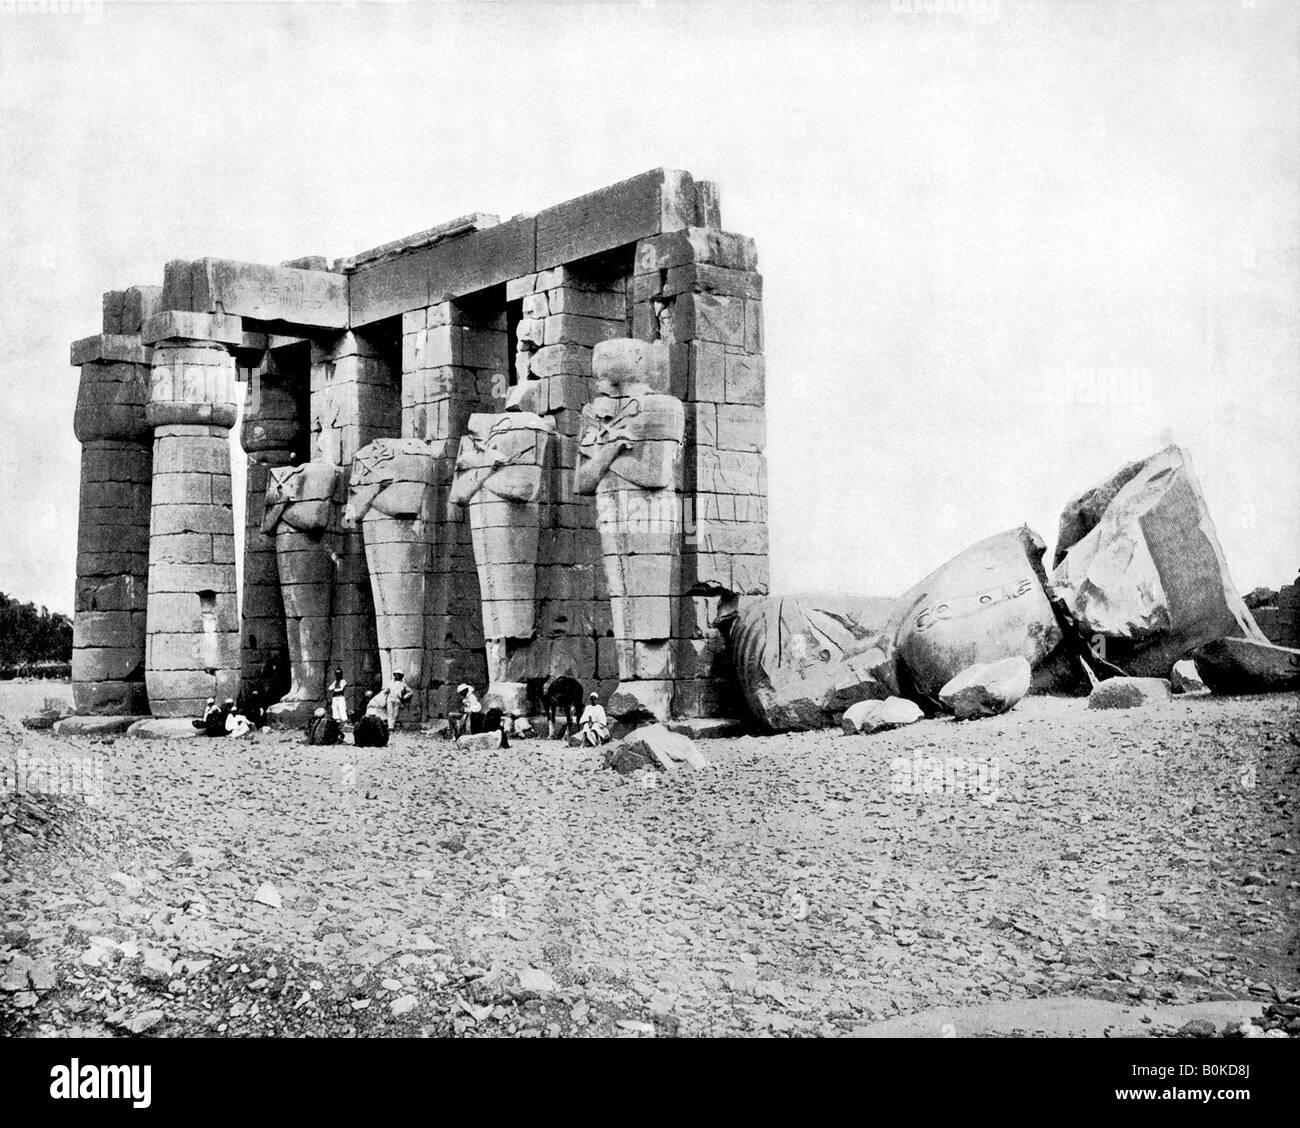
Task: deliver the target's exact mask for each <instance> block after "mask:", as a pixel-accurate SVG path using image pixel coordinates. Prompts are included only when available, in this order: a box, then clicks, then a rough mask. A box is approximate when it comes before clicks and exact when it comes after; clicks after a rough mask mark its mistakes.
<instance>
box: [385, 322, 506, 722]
mask: <svg viewBox="0 0 1300 1128" xmlns="http://www.w3.org/2000/svg"><path fill="white" fill-rule="evenodd" d="M508 342H509V336H508V333H507V331H506V320H505V311H504V310H503V309H492V308H488V307H484V306H482V305H478V304H468V303H459V302H439V303H438V304H436V305H432V306H429V307H428V308H426V309H422V310H415V311H412V312H410V313H407V314H404V315H403V317H402V434H403V436H407V437H412V438H420V439H425V440H428V442H429V449H430V454H431V457H432V458H433V459H434V462H435V467H436V469H435V470H434V483H433V496H432V501H431V505H432V512H433V514H434V520H433V521H432V522H430V523H429V525H428V527H427V530H426V533H427V535H428V537H429V539H430V541H431V544H432V548H431V559H432V568H431V571H430V575H429V584H430V588H429V591H430V598H429V601H428V603H427V610H428V615H429V620H430V621H429V623H428V624H427V627H426V637H427V638H428V639H429V640H430V641H429V647H430V649H429V652H428V654H427V655H426V667H425V669H426V675H425V676H426V682H427V690H428V693H427V695H426V698H425V708H426V716H432V715H437V714H439V713H446V712H448V711H449V710H451V709H453V708H454V707H455V689H456V686H457V685H459V684H460V683H462V682H468V683H470V684H472V685H475V686H477V687H479V688H480V689H481V688H482V687H483V685H484V684H485V682H486V678H487V666H486V661H485V657H484V652H483V620H482V611H481V607H480V598H479V586H478V574H477V570H476V568H475V565H474V553H473V547H472V540H471V532H470V527H469V522H468V520H467V518H466V516H465V514H464V512H463V511H462V510H461V509H460V507H459V506H455V505H452V504H450V501H451V486H452V481H453V478H454V475H455V463H456V455H457V451H458V448H459V445H460V440H461V437H462V436H463V435H464V434H465V431H466V428H467V427H468V425H469V419H470V416H471V415H473V414H474V413H475V412H491V411H499V410H501V409H502V408H504V406H505V396H506V392H507V389H508V386H509V379H508V376H507V373H508V372H509V365H510V353H509V346H508Z"/></svg>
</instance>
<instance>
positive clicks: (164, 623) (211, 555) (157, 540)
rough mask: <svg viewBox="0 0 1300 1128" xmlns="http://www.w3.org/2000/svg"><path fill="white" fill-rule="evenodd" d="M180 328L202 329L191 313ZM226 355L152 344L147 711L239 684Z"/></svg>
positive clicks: (198, 709) (206, 343) (197, 706)
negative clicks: (151, 470) (151, 485)
mask: <svg viewBox="0 0 1300 1128" xmlns="http://www.w3.org/2000/svg"><path fill="white" fill-rule="evenodd" d="M186 328H187V329H188V330H189V331H191V332H195V333H198V332H204V331H207V329H208V328H210V326H208V324H207V322H206V321H205V320H204V319H203V318H201V317H200V316H198V315H195V316H194V318H193V320H192V322H191V323H188V324H187V326H186ZM236 415H237V407H236V404H235V360H234V357H233V356H231V355H230V353H229V352H227V351H226V349H225V347H224V346H223V345H220V344H218V343H216V342H215V341H213V340H211V339H197V338H189V337H186V338H176V337H169V338H164V339H161V340H158V341H157V342H156V344H154V350H153V367H152V370H151V372H150V388H149V404H148V406H147V407H146V409H145V417H146V419H147V420H148V421H149V423H150V424H151V425H152V426H153V429H154V447H153V488H152V497H151V506H150V513H149V603H148V625H147V631H148V644H147V649H146V655H145V685H146V687H147V688H148V691H149V706H150V709H151V710H152V712H153V714H154V716H155V717H184V716H198V715H200V714H201V713H202V711H203V703H204V701H205V699H206V698H208V697H217V698H220V699H225V698H228V697H234V696H235V694H236V691H237V689H238V683H239V611H238V606H237V604H236V594H235V527H234V509H233V507H232V505H231V497H230V428H231V427H233V426H234V424H235V419H236Z"/></svg>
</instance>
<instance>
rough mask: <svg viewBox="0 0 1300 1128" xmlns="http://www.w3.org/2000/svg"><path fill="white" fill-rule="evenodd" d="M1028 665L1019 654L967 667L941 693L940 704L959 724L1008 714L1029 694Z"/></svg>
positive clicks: (1030, 677)
mask: <svg viewBox="0 0 1300 1128" xmlns="http://www.w3.org/2000/svg"><path fill="white" fill-rule="evenodd" d="M1032 676H1033V675H1032V671H1031V670H1030V669H1029V663H1028V662H1027V661H1025V659H1024V658H1023V657H1021V656H1020V655H1016V657H1014V658H1003V659H1002V661H1000V662H987V663H982V664H980V665H976V666H968V667H966V669H964V670H962V672H961V673H960V674H958V675H957V676H956V677H955V678H953V679H952V680H951V681H950V682H948V684H947V685H945V686H944V687H943V688H942V689H941V690H939V703H940V704H941V705H942V706H943V707H944V708H945V709H947V710H948V712H950V713H952V714H953V716H955V717H956V718H957V719H958V720H959V721H965V720H969V719H971V718H972V717H993V716H996V715H997V714H998V713H1005V712H1006V711H1007V710H1008V709H1011V708H1013V707H1014V706H1015V705H1016V703H1017V702H1018V701H1019V700H1020V699H1021V698H1022V697H1024V695H1025V694H1026V693H1028V692H1029V683H1030V681H1031V680H1032Z"/></svg>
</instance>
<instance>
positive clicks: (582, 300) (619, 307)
mask: <svg viewBox="0 0 1300 1128" xmlns="http://www.w3.org/2000/svg"><path fill="white" fill-rule="evenodd" d="M530 300H531V301H532V302H533V303H534V305H535V308H536V307H538V306H540V312H536V313H529V312H528V310H529V302H530ZM548 314H549V315H553V316H555V315H559V314H572V315H574V316H576V317H595V318H600V319H603V320H605V321H618V322H625V321H626V320H627V294H626V293H624V292H621V291H617V290H583V289H578V288H577V287H572V286H561V287H559V288H558V289H555V290H550V291H547V292H545V293H542V294H535V295H533V296H532V298H531V299H527V298H526V299H525V300H524V316H525V317H546V316H547V315H548Z"/></svg>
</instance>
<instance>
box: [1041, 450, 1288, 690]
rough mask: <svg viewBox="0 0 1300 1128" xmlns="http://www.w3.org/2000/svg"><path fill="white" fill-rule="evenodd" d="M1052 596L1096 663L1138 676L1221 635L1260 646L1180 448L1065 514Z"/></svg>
mask: <svg viewBox="0 0 1300 1128" xmlns="http://www.w3.org/2000/svg"><path fill="white" fill-rule="evenodd" d="M1051 589H1052V592H1053V594H1054V597H1055V598H1057V599H1059V600H1060V601H1061V604H1062V606H1063V608H1064V613H1065V614H1066V615H1067V616H1068V617H1069V618H1071V619H1072V620H1073V623H1074V625H1075V629H1076V630H1077V631H1078V632H1079V634H1080V636H1081V638H1082V640H1083V641H1084V642H1086V643H1087V644H1088V645H1089V646H1090V647H1091V648H1092V649H1093V651H1094V653H1095V654H1096V656H1097V657H1098V658H1100V659H1101V661H1102V663H1103V664H1105V665H1107V666H1109V667H1110V668H1112V669H1114V670H1118V671H1120V672H1122V673H1125V674H1129V675H1132V676H1134V677H1159V676H1163V675H1165V674H1167V673H1168V672H1169V669H1170V667H1171V666H1172V665H1173V664H1174V663H1175V662H1176V661H1178V660H1179V659H1180V658H1183V657H1185V656H1186V655H1188V654H1189V653H1191V651H1192V650H1194V649H1195V648H1196V647H1198V646H1200V645H1202V644H1203V643H1206V642H1210V641H1212V640H1214V639H1217V638H1222V637H1225V636H1231V637H1241V638H1254V639H1258V640H1260V641H1263V635H1262V634H1261V633H1260V631H1259V628H1258V627H1257V626H1256V624H1255V620H1254V619H1253V618H1252V617H1251V614H1250V611H1248V610H1247V608H1246V604H1245V602H1244V601H1243V600H1242V598H1241V596H1239V595H1238V594H1237V591H1236V589H1235V588H1234V587H1233V584H1232V580H1231V578H1230V577H1229V575H1228V565H1227V562H1226V561H1225V559H1224V556H1223V549H1222V548H1221V547H1220V546H1219V539H1218V536H1217V535H1216V534H1215V531H1214V523H1213V521H1211V520H1210V515H1209V511H1208V510H1207V509H1206V505H1205V498H1204V496H1203V495H1202V493H1201V487H1200V483H1199V482H1198V481H1197V480H1196V476H1195V474H1194V473H1193V472H1192V467H1191V464H1190V462H1189V460H1188V458H1187V456H1186V454H1185V453H1184V452H1183V451H1182V450H1180V449H1179V448H1178V447H1176V446H1170V447H1166V448H1165V449H1164V450H1162V451H1160V452H1159V453H1158V454H1154V455H1152V456H1151V457H1150V458H1146V459H1142V460H1140V461H1138V462H1131V463H1129V464H1128V465H1127V466H1125V467H1123V468H1122V469H1120V470H1119V471H1117V472H1116V473H1115V474H1114V475H1112V476H1111V477H1110V478H1109V479H1108V480H1107V481H1105V482H1103V483H1102V484H1101V485H1099V486H1097V487H1095V488H1094V489H1092V490H1089V491H1088V492H1087V493H1085V494H1083V495H1082V496H1080V497H1078V498H1075V500H1074V501H1072V502H1070V504H1069V505H1067V506H1066V507H1065V511H1064V512H1063V513H1062V514H1061V527H1060V535H1059V539H1058V542H1057V545H1056V554H1055V559H1054V562H1053V571H1052V578H1051Z"/></svg>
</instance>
